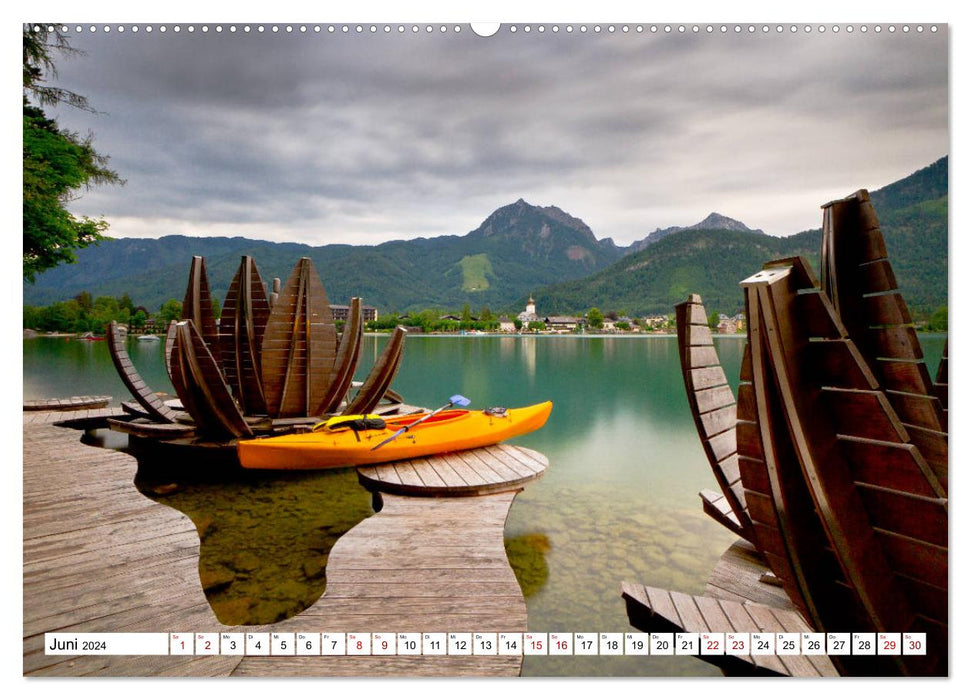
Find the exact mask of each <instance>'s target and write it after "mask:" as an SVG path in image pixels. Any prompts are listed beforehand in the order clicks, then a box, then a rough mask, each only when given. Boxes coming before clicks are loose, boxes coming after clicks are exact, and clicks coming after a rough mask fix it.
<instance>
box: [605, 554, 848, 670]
mask: <svg viewBox="0 0 971 700" xmlns="http://www.w3.org/2000/svg"><path fill="white" fill-rule="evenodd" d="M767 571H768V566H767V564H766V563H765V560H764V559H763V558H762V556H761V555H760V554H759V553H758V551H757V550H756V549H755V547H753V546H752V545H751V544H750V543H749V542H747V541H745V540H741V539H740V540H738V541H737V542H735V543H734V544H733V545H732V546H731V547H729V548H728V549H727V550H726V551H725V553H724V554H723V555H722V557H721V559H719V560H718V563H717V564H716V565H715V568H714V569H713V570H712V572H711V576H710V577H709V579H708V586H707V587H706V588H705V594H704V595H701V596H695V595H688V594H686V593H681V592H679V591H668V590H664V589H661V588H654V587H652V586H644V585H641V584H640V583H630V582H626V581H625V582H623V583H621V596H622V597H623V598H624V601H625V603H626V604H627V615H628V618H629V619H630V622H631V624H632V625H633V626H634V627H636V628H637V629H640V630H645V631H650V632H681V631H685V632H698V633H701V632H709V631H711V632H750V633H751V632H799V633H802V632H812V631H813V630H812V628H810V627H809V625H808V624H806V621H805V620H804V619H803V618H802V616H801V615H800V614H799V612H798V611H797V610H796V608H795V606H794V605H793V604H792V601H790V600H789V597H788V596H787V595H786V594H785V591H783V589H782V587H781V586H778V585H773V584H770V583H766V582H765V574H766V572H767ZM701 658H703V659H704V660H705V661H707V662H708V663H712V664H714V665H716V666H718V667H719V668H721V669H722V671H723V672H724V673H725V674H726V675H732V676H735V675H742V676H752V675H755V676H759V675H765V676H798V677H809V678H814V677H820V676H837V675H839V673H838V672H837V670H836V668H835V667H834V666H833V663H832V661H831V660H830V658H829V657H828V656H792V655H780V654H771V655H761V656H760V655H755V656H750V655H733V654H725V655H724V656H703V657H701Z"/></svg>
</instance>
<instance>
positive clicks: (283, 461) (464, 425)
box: [236, 401, 553, 469]
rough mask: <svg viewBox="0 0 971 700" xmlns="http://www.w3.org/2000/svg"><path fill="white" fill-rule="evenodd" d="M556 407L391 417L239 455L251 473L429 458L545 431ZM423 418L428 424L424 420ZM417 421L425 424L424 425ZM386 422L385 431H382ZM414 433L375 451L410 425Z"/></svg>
mask: <svg viewBox="0 0 971 700" xmlns="http://www.w3.org/2000/svg"><path fill="white" fill-rule="evenodd" d="M552 409H553V402H552V401H547V402H545V403H540V404H536V405H535V406H526V407H524V408H509V409H502V410H499V411H497V410H496V409H486V410H484V411H467V410H459V409H456V410H449V411H442V412H441V413H436V414H435V415H433V416H431V417H429V418H426V416H428V414H427V413H413V414H410V415H405V416H391V417H387V418H382V419H380V420H377V421H374V420H373V419H374V418H375V417H373V416H355V418H367V419H370V420H367V421H343V422H336V423H332V425H330V426H329V425H328V424H327V423H321V424H319V425H318V426H317V428H316V429H315V430H314V432H310V433H296V434H292V435H281V436H279V437H269V438H257V439H255V440H240V441H239V442H237V443H236V452H237V454H238V455H239V461H240V464H242V465H243V466H244V467H246V468H247V469H330V468H334V467H350V466H359V465H362V464H379V463H381V462H393V461H395V460H399V459H411V458H412V457H425V456H428V455H433V454H439V453H441V452H455V451H458V450H470V449H472V448H475V447H484V446H486V445H494V444H496V443H497V442H502V441H503V440H506V439H508V438H511V437H515V436H516V435H523V434H524V433H529V432H532V431H534V430H538V429H539V428H542V427H543V425H544V424H545V423H546V419H547V418H549V415H550V411H551V410H552ZM423 419H424V420H423ZM418 421H422V422H421V423H420V424H419V423H418ZM381 423H383V424H384V425H383V427H377V426H378V425H380V424H381ZM412 424H415V425H414V428H413V429H411V428H410V429H409V430H408V431H407V432H404V433H402V434H401V435H399V436H398V437H397V438H395V439H394V440H392V441H391V442H388V443H386V444H384V445H381V447H377V449H375V448H376V446H377V445H378V444H380V443H381V442H382V441H385V440H387V439H388V438H390V437H391V436H392V435H394V434H395V433H396V432H398V431H399V430H401V429H402V428H404V427H406V426H411V425H412Z"/></svg>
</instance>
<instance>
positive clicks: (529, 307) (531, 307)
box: [526, 294, 536, 314]
mask: <svg viewBox="0 0 971 700" xmlns="http://www.w3.org/2000/svg"><path fill="white" fill-rule="evenodd" d="M526 313H528V314H535V313H536V300H535V299H533V295H532V294H530V295H529V301H527V302H526Z"/></svg>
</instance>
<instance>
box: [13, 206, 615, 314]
mask: <svg viewBox="0 0 971 700" xmlns="http://www.w3.org/2000/svg"><path fill="white" fill-rule="evenodd" d="M623 254H624V249H621V248H618V247H617V246H616V245H615V244H614V243H613V241H611V240H609V239H607V240H604V241H599V240H597V238H596V237H595V236H594V234H593V231H591V230H590V227H589V226H587V225H586V224H585V223H584V222H583V221H582V220H580V219H578V218H576V217H574V216H571V215H570V214H568V213H566V212H564V211H563V210H561V209H559V208H558V207H553V206H548V207H538V206H534V205H532V204H529V203H528V202H526V201H525V200H523V199H520V200H518V201H516V202H514V203H512V204H509V205H506V206H503V207H500V208H499V209H497V210H496V211H494V212H493V213H492V214H490V215H489V216H488V217H487V218H486V219H485V220H484V221H483V222H482V224H481V225H480V226H479V227H478V228H476V229H474V230H473V231H470V232H469V233H468V234H466V235H464V236H439V237H436V238H417V239H413V240H407V241H403V240H399V241H389V242H387V243H382V244H380V245H376V246H354V245H325V246H309V245H305V244H299V243H272V242H269V241H258V240H252V239H246V238H224V237H215V238H190V237H185V236H163V237H161V238H157V239H148V238H141V239H114V240H109V241H105V242H103V243H101V244H100V245H98V246H91V247H88V248H85V249H82V250H81V251H79V253H78V262H77V263H76V264H74V265H62V266H60V267H58V268H55V269H53V270H50V271H48V272H45V273H43V274H41V275H38V277H37V282H36V284H34V285H27V284H25V285H24V288H23V289H24V303H25V304H30V305H44V304H50V303H52V302H54V301H61V300H64V299H69V298H71V297H73V296H75V295H77V294H78V293H80V292H81V291H88V292H90V293H91V294H92V295H93V296H95V297H98V296H114V297H118V296H121V295H122V294H125V293H127V294H128V295H129V296H130V297H131V298H132V299H133V300H135V302H136V303H138V304H142V305H144V306H146V307H147V308H149V309H157V308H159V307H160V306H161V304H162V303H164V302H165V301H167V300H168V299H182V297H183V296H184V294H185V284H186V281H187V274H188V268H189V263H190V261H191V258H192V256H193V255H202V256H203V257H205V258H206V266H207V269H208V271H209V281H210V285H211V286H212V290H213V293H214V295H215V296H217V297H218V298H220V299H222V298H223V297H224V295H225V293H226V289H227V288H228V285H229V282H230V280H231V279H232V276H233V273H234V271H235V269H236V267H237V266H238V264H239V259H240V256H241V255H251V256H253V257H254V258H255V260H256V263H257V266H258V267H259V270H260V273H261V274H262V276H263V277H264V279H265V280H267V281H269V280H270V279H272V278H273V277H280V278H281V279H284V280H285V279H286V278H287V276H288V275H289V273H290V270H291V269H292V267H293V265H294V264H295V263H296V262H297V260H298V259H299V258H300V257H302V256H307V257H310V258H311V259H312V260H313V262H314V265H315V266H316V268H317V270H318V272H319V273H320V276H321V278H322V280H323V282H324V286H325V288H326V290H327V293H328V297H329V298H330V300H331V302H332V303H346V302H347V299H348V298H350V297H351V296H361V297H362V298H363V299H364V302H365V303H367V304H370V305H374V306H377V307H378V308H379V310H381V311H382V312H386V311H391V310H394V311H410V310H420V309H422V308H427V307H444V308H453V309H454V308H461V306H462V305H463V304H465V303H468V304H469V305H470V306H472V308H474V309H476V310H478V309H479V308H481V307H482V306H485V305H488V306H491V307H492V308H497V309H498V308H501V307H503V306H506V305H508V304H509V303H510V302H512V301H513V300H515V299H516V298H518V297H519V296H521V295H523V294H526V293H528V291H529V290H530V289H534V288H537V287H541V286H544V285H547V284H550V283H552V282H556V281H559V280H563V279H577V278H580V277H584V276H586V275H589V274H591V273H593V272H596V271H597V270H600V269H603V268H604V267H606V266H607V265H609V264H611V263H613V262H615V261H616V260H618V259H620V257H621V256H622V255H623Z"/></svg>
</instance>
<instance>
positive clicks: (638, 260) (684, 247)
mask: <svg viewBox="0 0 971 700" xmlns="http://www.w3.org/2000/svg"><path fill="white" fill-rule="evenodd" d="M819 241H820V237H819V232H818V231H807V232H805V233H801V234H797V235H795V236H790V237H788V238H776V237H774V236H768V235H766V234H763V233H754V232H740V231H727V230H689V231H679V232H677V233H674V234H671V235H670V236H667V237H665V238H663V239H662V240H660V241H658V242H657V243H654V244H652V245H651V246H650V247H648V248H646V249H645V250H643V251H641V252H639V253H634V254H633V255H628V256H627V257H625V258H623V259H621V260H620V261H619V262H617V263H615V264H613V265H611V266H610V267H608V268H606V269H604V270H602V271H600V272H598V273H597V274H595V275H592V276H590V277H588V278H585V279H582V280H577V281H574V282H564V283H562V284H557V285H553V286H551V287H544V288H543V289H540V290H539V291H538V292H536V293H535V294H534V297H535V299H536V306H537V308H538V309H542V312H543V313H544V314H557V313H571V312H580V311H585V310H586V309H589V308H590V307H592V306H596V307H597V308H598V309H600V310H602V311H606V310H613V311H619V312H624V313H627V314H631V315H634V314H636V315H644V314H653V313H670V312H671V310H672V306H673V305H674V304H675V303H677V302H679V301H684V299H685V297H687V295H688V294H691V293H694V294H701V296H702V298H703V299H704V300H705V306H706V308H707V309H708V310H709V311H719V312H722V313H727V314H734V313H736V312H737V311H739V310H741V309H742V308H743V306H744V303H743V300H742V295H741V290H740V289H739V287H738V283H739V282H740V281H741V280H742V279H743V278H744V277H747V276H748V275H750V274H754V273H755V272H757V271H758V270H759V269H761V267H762V264H763V263H764V262H765V261H767V260H772V259H774V258H782V257H788V256H791V255H803V256H806V257H808V258H809V259H810V260H811V261H812V262H813V264H814V265H816V264H818V258H819Z"/></svg>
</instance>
